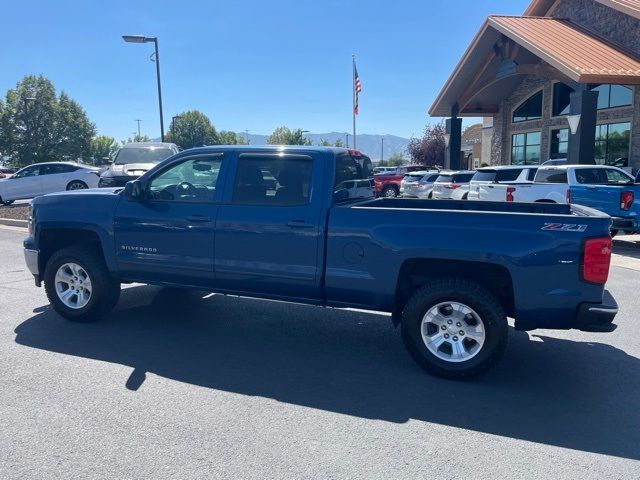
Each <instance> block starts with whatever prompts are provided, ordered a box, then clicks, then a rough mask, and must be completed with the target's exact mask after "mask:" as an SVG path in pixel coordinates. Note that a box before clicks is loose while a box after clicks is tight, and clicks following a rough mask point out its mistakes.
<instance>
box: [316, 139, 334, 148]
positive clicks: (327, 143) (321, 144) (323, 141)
mask: <svg viewBox="0 0 640 480" xmlns="http://www.w3.org/2000/svg"><path fill="white" fill-rule="evenodd" d="M318 146H319V147H332V146H333V145H332V144H331V142H330V141H329V140H327V139H326V138H321V139H320V141H319V142H318Z"/></svg>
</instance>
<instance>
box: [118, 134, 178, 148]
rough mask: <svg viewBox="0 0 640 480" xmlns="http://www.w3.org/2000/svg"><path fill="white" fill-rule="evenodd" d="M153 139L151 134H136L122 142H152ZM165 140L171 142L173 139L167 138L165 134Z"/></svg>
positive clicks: (124, 143) (123, 143)
mask: <svg viewBox="0 0 640 480" xmlns="http://www.w3.org/2000/svg"><path fill="white" fill-rule="evenodd" d="M150 141H151V139H150V138H149V135H138V134H135V135H134V136H133V137H129V138H127V139H126V140H120V143H122V145H126V144H127V143H140V142H150ZM165 141H167V142H170V141H171V140H166V135H165Z"/></svg>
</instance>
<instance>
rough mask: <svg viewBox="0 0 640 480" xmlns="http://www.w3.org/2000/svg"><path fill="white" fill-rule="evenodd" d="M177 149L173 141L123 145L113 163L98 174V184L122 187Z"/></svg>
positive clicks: (174, 152)
mask: <svg viewBox="0 0 640 480" xmlns="http://www.w3.org/2000/svg"><path fill="white" fill-rule="evenodd" d="M178 151H179V149H178V146H177V145H176V144H175V143H161V142H141V143H128V144H126V145H123V147H122V148H121V149H120V150H118V153H117V154H116V158H115V159H114V161H113V163H112V164H111V165H110V166H109V168H108V169H106V170H105V171H103V172H102V173H101V174H100V182H99V184H98V186H99V187H122V186H124V185H125V184H126V183H127V182H128V181H130V180H134V179H136V178H138V177H139V176H140V175H142V174H143V173H145V172H146V171H147V170H150V169H151V168H153V167H155V166H156V165H157V164H158V163H160V162H161V161H163V160H164V159H166V158H169V157H170V156H172V155H174V154H176V153H178Z"/></svg>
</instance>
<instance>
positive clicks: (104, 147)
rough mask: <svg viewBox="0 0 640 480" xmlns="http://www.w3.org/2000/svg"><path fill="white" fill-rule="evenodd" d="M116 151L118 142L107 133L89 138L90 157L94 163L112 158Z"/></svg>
mask: <svg viewBox="0 0 640 480" xmlns="http://www.w3.org/2000/svg"><path fill="white" fill-rule="evenodd" d="M117 151H118V142H116V139H115V138H113V137H109V136H108V135H98V136H97V137H95V138H94V139H93V140H91V157H92V158H93V162H94V163H95V164H101V163H105V161H111V160H113V157H115V155H116V152H117Z"/></svg>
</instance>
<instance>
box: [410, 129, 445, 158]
mask: <svg viewBox="0 0 640 480" xmlns="http://www.w3.org/2000/svg"><path fill="white" fill-rule="evenodd" d="M445 149H446V142H445V125H444V122H440V123H436V124H435V125H427V126H426V128H425V129H424V134H423V135H422V138H412V139H411V140H410V141H409V145H408V146H407V150H408V151H409V155H410V156H411V160H412V161H413V162H414V163H417V164H420V165H425V166H428V167H434V166H442V165H444V154H445Z"/></svg>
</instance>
